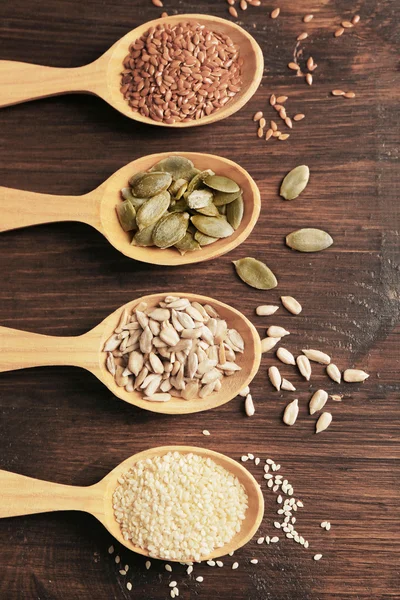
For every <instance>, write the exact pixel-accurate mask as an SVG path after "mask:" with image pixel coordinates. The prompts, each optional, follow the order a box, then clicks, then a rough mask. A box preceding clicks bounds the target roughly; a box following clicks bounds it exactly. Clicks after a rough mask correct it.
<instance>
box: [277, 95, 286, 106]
mask: <svg viewBox="0 0 400 600" xmlns="http://www.w3.org/2000/svg"><path fill="white" fill-rule="evenodd" d="M287 99H288V97H287V96H278V98H277V99H276V101H277V102H278V104H283V103H284V102H286V100H287Z"/></svg>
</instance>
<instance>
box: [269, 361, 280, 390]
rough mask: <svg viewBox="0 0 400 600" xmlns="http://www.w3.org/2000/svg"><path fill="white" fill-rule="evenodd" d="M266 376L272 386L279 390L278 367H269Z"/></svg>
mask: <svg viewBox="0 0 400 600" xmlns="http://www.w3.org/2000/svg"><path fill="white" fill-rule="evenodd" d="M268 377H269V380H270V382H271V383H272V385H273V386H274V388H276V389H277V390H278V392H279V390H280V389H281V383H282V377H281V374H280V372H279V369H278V367H274V366H273V367H270V368H269V369H268Z"/></svg>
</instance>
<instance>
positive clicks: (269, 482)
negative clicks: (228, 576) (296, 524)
mask: <svg viewBox="0 0 400 600" xmlns="http://www.w3.org/2000/svg"><path fill="white" fill-rule="evenodd" d="M279 135H280V134H279ZM264 477H265V475H264ZM273 485H274V482H273V481H272V479H270V480H269V481H268V483H267V486H268V487H269V488H272V486H273Z"/></svg>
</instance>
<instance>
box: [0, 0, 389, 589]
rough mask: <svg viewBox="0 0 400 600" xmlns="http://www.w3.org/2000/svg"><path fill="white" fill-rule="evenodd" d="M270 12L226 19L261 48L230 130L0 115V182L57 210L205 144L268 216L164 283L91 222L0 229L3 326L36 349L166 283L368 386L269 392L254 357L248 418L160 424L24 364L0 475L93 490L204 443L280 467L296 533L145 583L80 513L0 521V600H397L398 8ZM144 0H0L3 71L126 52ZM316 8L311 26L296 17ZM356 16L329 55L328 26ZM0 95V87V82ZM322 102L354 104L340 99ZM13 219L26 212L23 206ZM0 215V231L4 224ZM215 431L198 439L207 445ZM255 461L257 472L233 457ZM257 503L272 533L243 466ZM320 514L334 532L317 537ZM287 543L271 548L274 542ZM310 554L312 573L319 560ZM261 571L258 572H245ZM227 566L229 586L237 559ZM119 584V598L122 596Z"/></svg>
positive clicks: (220, 9) (84, 384) (38, 105)
mask: <svg viewBox="0 0 400 600" xmlns="http://www.w3.org/2000/svg"><path fill="white" fill-rule="evenodd" d="M164 4H165V9H166V10H167V11H169V12H170V14H173V13H175V12H179V13H183V12H195V11H196V12H203V13H211V14H214V15H216V16H220V17H224V16H227V15H228V13H227V4H226V3H225V2H224V1H223V0H197V1H196V2H193V1H189V0H187V1H186V0H165V2H164ZM279 6H280V7H281V15H280V17H279V18H278V19H276V20H275V21H274V20H271V19H270V18H269V17H268V14H269V11H270V10H271V9H272V8H273V7H274V5H273V4H272V3H268V2H267V1H266V0H262V6H261V7H259V8H255V7H253V8H252V7H249V8H248V10H247V11H246V12H240V15H239V17H240V22H242V24H243V26H244V27H245V28H246V29H247V30H248V31H250V32H252V33H253V35H254V36H255V38H256V39H257V41H258V42H259V43H260V45H261V46H262V48H263V51H264V56H265V75H264V78H263V83H262V86H261V87H260V89H259V90H258V92H257V93H256V95H255V96H254V98H253V99H252V100H251V101H250V102H249V104H248V105H247V106H246V107H245V108H244V109H242V110H241V111H240V112H238V113H237V114H235V115H233V116H232V117H230V118H229V119H227V120H225V121H222V122H220V123H217V124H215V125H212V126H209V127H202V128H194V129H191V130H190V129H188V130H185V131H172V130H162V129H160V128H156V127H149V126H145V125H141V124H139V123H135V122H133V121H130V120H128V119H127V118H124V117H123V116H121V115H119V114H118V113H117V112H115V111H114V110H113V109H112V108H110V107H109V106H108V105H107V104H106V103H105V102H103V101H101V100H99V99H97V98H94V97H89V96H87V97H85V96H62V97H58V98H52V99H46V100H41V101H36V102H32V103H29V104H21V105H18V106H13V107H9V108H6V109H3V110H1V111H0V157H1V159H0V160H1V164H0V184H1V185H3V186H9V187H14V188H20V189H26V190H31V191H37V192H46V193H49V194H62V195H74V194H84V193H86V192H88V191H89V190H91V189H93V188H94V187H96V186H97V185H98V184H100V183H101V182H102V181H103V180H105V179H106V178H107V177H108V176H109V175H110V174H111V173H113V172H114V171H116V170H117V169H119V168H120V167H121V166H123V165H124V164H126V163H128V162H129V161H132V160H134V159H135V158H138V157H139V156H142V155H144V154H149V153H153V152H163V151H168V150H193V149H195V150H197V151H199V152H212V153H214V154H220V155H222V156H225V157H228V158H230V159H232V160H234V161H236V162H238V163H239V164H241V165H242V166H243V167H244V168H245V169H247V170H248V171H249V172H250V174H251V175H252V176H253V177H254V179H255V180H256V182H257V183H258V185H259V187H260V190H261V195H262V211H261V217H260V219H259V221H258V224H257V225H256V227H255V229H254V231H253V234H252V235H251V236H250V238H249V239H248V240H247V241H246V242H245V243H244V244H243V245H242V246H240V247H239V248H236V249H235V250H234V251H233V252H231V253H230V254H228V255H226V256H223V257H221V258H218V259H216V260H214V261H212V262H206V263H201V264H198V265H194V266H181V267H176V268H167V267H162V266H153V267H152V266H149V265H147V264H142V263H138V262H135V261H133V260H130V259H128V258H126V257H124V256H122V255H121V254H119V253H118V252H117V251H116V250H115V249H114V248H112V247H111V246H110V245H109V244H108V243H107V241H106V240H105V239H104V238H103V237H102V236H101V235H100V234H99V233H98V232H96V231H95V230H94V229H91V228H90V227H88V226H86V225H83V224H71V223H62V224H49V225H45V226H44V225H43V226H38V227H35V228H30V229H21V230H19V231H11V232H8V233H2V234H1V235H0V278H1V287H0V324H1V325H4V326H8V327H14V328H23V329H26V330H28V331H35V332H39V333H43V334H50V335H52V334H54V335H69V334H70V335H78V334H81V333H83V332H85V331H87V330H88V329H90V328H91V327H93V326H94V325H96V324H97V323H98V322H100V321H101V320H102V319H103V318H104V317H105V316H106V315H107V314H109V313H111V312H112V311H113V310H115V308H117V307H118V306H120V305H122V304H124V303H126V302H128V301H129V300H131V299H133V298H135V297H136V296H141V295H143V294H149V293H154V292H161V291H168V290H169V289H178V290H179V289H181V290H189V291H192V292H196V293H201V294H206V295H210V296H214V297H215V298H218V299H219V300H221V301H223V302H227V303H230V304H232V306H234V307H235V308H238V309H240V310H241V311H242V312H243V313H244V314H245V315H246V316H247V317H249V318H251V320H252V321H253V322H254V323H255V324H256V325H257V328H258V329H259V332H260V334H262V335H263V334H264V329H265V328H266V327H267V326H268V325H269V324H278V325H283V326H284V327H286V328H287V329H289V330H290V331H291V332H292V334H291V336H290V337H289V338H286V340H285V344H284V345H285V346H286V347H287V348H288V349H289V350H291V351H293V352H294V353H296V352H297V353H298V352H299V351H300V350H301V348H303V347H317V348H320V349H322V350H325V351H327V352H329V354H331V355H332V356H333V357H334V361H335V363H336V364H337V365H338V366H339V367H340V368H341V369H343V368H346V367H353V366H355V367H359V368H363V369H365V370H366V371H368V372H369V373H370V374H371V376H370V378H369V379H368V380H367V381H366V382H365V383H364V384H353V385H350V384H343V385H337V384H334V383H333V382H331V381H330V380H329V379H328V378H327V377H326V376H325V374H324V369H323V367H322V366H319V365H315V366H313V377H312V379H311V382H310V383H309V384H308V383H306V382H305V381H304V380H303V381H302V380H301V378H300V377H299V376H298V374H297V373H296V371H295V369H294V368H293V367H288V366H283V367H282V372H283V373H284V375H285V376H286V377H287V378H289V379H290V380H291V381H292V382H293V383H294V384H295V385H296V387H297V390H298V391H297V394H293V393H289V392H283V393H278V392H275V391H274V390H273V388H272V387H271V386H270V384H269V382H268V380H267V375H266V371H267V367H268V366H271V365H272V364H277V360H276V359H275V357H274V354H273V353H270V354H268V355H266V356H264V357H263V360H262V366H261V368H260V371H259V373H258V375H257V377H256V379H255V380H254V383H253V385H252V394H253V397H254V401H255V404H256V414H255V416H254V417H252V418H247V417H246V416H245V414H244V409H243V400H242V399H241V398H237V399H234V400H232V401H231V402H230V403H228V404H226V405H224V406H222V407H220V408H218V409H215V410H212V411H209V412H205V413H199V414H194V415H185V416H174V417H172V416H169V415H162V414H152V413H149V412H145V411H143V410H140V409H137V408H135V407H133V406H129V405H127V404H125V403H124V402H121V401H119V400H117V399H115V398H113V397H112V395H111V394H110V393H109V392H108V391H107V389H106V388H105V387H104V386H102V384H101V383H100V382H99V381H97V380H96V379H95V378H94V377H93V376H91V375H90V374H89V373H87V372H84V371H83V370H79V369H74V368H67V367H65V368H62V367H54V368H49V367H47V368H37V369H28V370H24V371H19V372H12V373H2V374H1V375H0V407H1V419H0V451H1V461H0V468H2V469H6V470H10V471H15V472H17V473H21V474H23V475H27V476H30V477H37V478H43V479H47V480H49V481H55V482H59V483H65V484H72V485H74V484H76V485H89V484H92V483H94V482H96V481H97V480H98V479H100V478H101V477H102V476H104V475H105V474H106V473H107V472H108V471H109V470H111V469H112V468H113V467H114V466H115V465H116V464H118V463H119V462H120V461H122V460H124V459H125V458H127V457H128V456H130V455H131V454H134V453H135V452H139V451H140V450H144V449H146V448H149V447H152V446H157V445H163V444H187V445H199V446H205V447H208V448H211V449H213V450H216V451H219V452H223V453H226V454H227V455H229V456H230V457H233V458H236V459H239V458H240V456H241V455H242V454H244V453H247V452H253V453H254V454H255V455H256V456H259V457H261V458H262V459H263V460H264V459H265V458H266V457H271V458H273V459H275V460H276V461H277V462H279V463H280V464H281V465H282V468H281V471H280V472H281V473H282V474H283V475H284V476H285V477H287V478H288V479H289V480H290V481H291V483H292V484H293V486H294V488H295V496H296V497H298V498H300V499H301V500H303V502H304V508H303V509H301V510H299V511H298V521H297V523H296V527H297V528H298V531H300V532H301V533H302V535H304V536H305V537H306V538H307V539H308V540H309V542H310V548H309V549H308V550H305V549H304V548H302V547H301V546H299V545H298V544H295V543H293V541H292V540H289V539H285V538H284V537H283V536H282V535H280V537H281V540H280V542H279V543H278V544H273V545H269V546H267V545H266V544H263V545H262V546H259V545H257V544H256V543H255V541H252V542H250V543H249V544H248V545H247V546H246V547H245V548H244V549H242V550H240V551H238V553H237V555H236V556H235V557H233V558H231V557H227V560H226V561H225V566H224V568H222V569H219V568H214V569H212V568H210V567H208V566H206V565H200V566H196V567H195V573H194V574H195V575H196V576H199V575H202V576H203V577H204V582H203V583H198V582H196V581H195V579H194V577H193V576H191V577H188V576H187V575H186V573H185V571H184V567H182V566H176V567H174V571H173V573H172V574H168V573H167V572H166V571H165V570H164V568H163V565H162V563H158V562H157V561H154V562H153V565H152V568H151V569H150V570H149V571H146V570H145V567H144V560H143V558H142V557H139V556H136V555H134V554H133V553H130V552H129V551H127V550H123V551H121V562H122V563H123V564H129V565H130V570H129V573H128V576H126V577H124V576H121V575H120V574H119V573H118V571H119V567H118V566H117V565H116V564H115V563H114V559H113V557H111V556H109V554H108V552H107V548H108V547H109V546H110V544H111V543H112V539H111V537H110V536H109V534H108V533H107V532H106V531H105V529H103V528H102V526H101V525H100V524H99V523H97V522H96V521H95V520H94V519H93V518H91V517H89V516H87V515H84V514H79V513H77V514H74V513H53V514H48V515H47V514H41V515H36V516H27V517H23V518H14V519H3V520H1V521H0V564H1V577H0V598H1V600H25V599H27V600H30V599H34V600H61V599H62V600H78V599H79V600H82V599H86V598H96V599H98V600H106V599H107V600H108V599H110V598H113V599H119V598H121V599H122V598H123V599H125V598H126V599H128V598H135V599H136V600H161V599H164V598H165V599H166V598H168V597H169V588H168V582H169V581H171V579H174V580H176V581H177V582H178V584H179V588H180V598H182V599H183V600H184V599H188V598H192V599H193V598H196V599H197V598H198V599H201V598H204V599H209V598H219V599H221V600H228V599H229V600H231V599H232V600H245V599H246V600H247V599H249V600H250V599H251V600H328V599H340V600H342V599H343V600H344V599H363V600H364V599H365V600H367V599H368V600H372V599H373V600H375V599H388V598H390V599H394V598H400V577H399V558H400V541H399V540H400V537H399V534H400V527H399V522H400V519H399V517H400V514H399V491H400V485H399V477H400V465H399V458H400V451H399V437H400V434H399V383H398V376H399V363H400V356H399V355H400V352H399V350H400V349H399V329H398V328H397V332H396V326H397V324H398V318H399V279H400V277H399V226H400V224H399V210H400V209H399V166H398V157H399V155H398V152H399V150H398V141H399V140H398V134H399V117H398V103H399V99H400V80H399V74H398V70H397V69H398V48H399V41H400V40H399V30H398V24H397V20H398V10H397V15H396V8H397V9H398V2H396V0H382V1H381V2H378V3H377V2H374V1H372V0H365V1H362V0H355V1H354V2H353V1H351V2H349V1H346V0H331V1H326V0H325V1H317V2H314V3H310V2H307V1H306V0H297V1H296V2H293V1H292V2H290V1H289V0H282V1H281V2H280V3H279ZM160 12H161V9H159V8H156V7H154V6H153V5H152V3H151V1H150V0H130V1H128V0H113V2H111V1H106V2H98V1H96V0H80V1H78V0H58V1H57V2H55V0H31V1H30V2H26V1H24V0H13V1H11V0H4V1H3V2H2V3H1V4H0V28H1V29H0V59H5V60H19V61H29V62H36V63H40V64H47V65H50V66H54V67H74V66H79V65H81V64H84V63H87V62H90V61H92V60H94V59H95V58H96V57H97V56H99V55H100V54H101V53H102V52H104V51H105V50H106V49H107V48H108V47H109V46H111V45H112V44H113V43H114V42H115V41H116V40H117V39H118V38H119V37H121V36H123V35H124V34H125V33H126V32H127V31H129V30H130V29H133V28H134V27H136V26H138V25H139V24H140V23H142V22H144V21H147V20H149V19H153V18H156V17H158V16H159V15H160ZM309 12H313V13H314V15H315V17H314V20H313V21H312V22H311V23H309V24H308V25H305V24H304V23H302V20H301V18H302V16H303V15H304V14H306V13H309ZM355 13H359V14H360V15H361V22H360V23H359V25H357V27H356V28H354V29H353V30H351V31H346V32H345V34H344V35H343V36H342V37H340V38H337V39H335V38H334V37H333V32H334V30H335V28H336V27H337V26H338V24H339V23H340V21H341V20H343V19H345V18H346V19H347V18H349V17H351V16H352V15H353V14H355ZM303 30H306V31H308V32H309V33H310V37H309V38H308V39H307V40H305V42H302V44H301V46H300V47H299V48H298V51H299V50H300V51H301V50H302V51H303V57H304V58H307V57H308V56H309V55H312V56H313V57H314V60H315V61H316V62H317V63H318V69H317V70H316V71H315V72H314V85H313V86H311V87H309V86H307V85H306V84H305V83H304V79H303V78H301V77H296V75H295V74H294V73H293V72H290V71H289V70H288V68H287V66H286V65H287V63H288V62H289V61H290V60H291V59H292V58H293V52H294V50H295V45H296V36H297V35H298V34H299V33H301V32H302V31H303ZM0 85H1V82H0ZM334 88H343V89H345V90H353V91H354V92H355V93H356V98H355V99H354V100H344V99H343V98H333V97H332V96H330V91H331V90H332V89H334ZM272 92H274V93H276V94H278V95H280V94H285V95H288V96H289V100H288V101H287V106H288V111H289V113H290V114H294V113H296V112H304V113H305V115H306V118H305V119H304V120H303V121H301V122H299V123H298V124H296V125H295V127H294V128H293V131H292V132H291V136H290V138H289V140H288V141H286V142H278V141H275V140H274V141H269V142H268V143H267V142H265V140H259V139H258V138H257V137H256V127H255V125H254V123H253V122H252V116H253V114H254V112H256V110H259V109H261V110H264V112H265V115H266V117H267V119H270V118H273V117H274V116H275V111H273V110H272V108H271V107H269V106H268V102H267V99H268V97H269V94H271V93H272ZM298 164H307V165H309V167H310V169H311V178H310V183H309V185H308V187H307V190H306V191H305V192H304V193H303V194H302V195H301V197H300V198H298V199H297V200H295V201H293V202H285V201H283V200H282V199H281V198H280V197H279V195H278V189H279V184H280V181H281V180H282V177H283V176H284V175H285V173H286V172H287V171H289V170H290V169H291V168H293V167H294V166H296V165H298ZM17 202H18V203H19V207H20V210H21V213H23V211H24V204H25V202H26V200H25V198H24V193H23V192H21V194H20V195H19V198H18V200H17ZM0 219H1V215H0ZM299 227H319V228H322V229H325V230H327V231H329V233H330V234H331V235H332V237H333V238H334V245H333V246H332V247H331V248H330V249H328V250H326V251H325V252H323V253H319V254H311V255H305V254H300V253H296V252H293V251H291V250H290V249H288V248H287V247H285V245H284V236H285V235H286V234H287V233H289V232H290V231H292V230H294V229H297V228H299ZM243 256H254V257H256V258H259V259H261V260H264V261H265V262H267V263H268V265H269V266H270V267H271V268H272V269H273V270H274V272H275V273H276V275H277V277H278V279H279V287H278V288H277V289H275V290H272V291H270V292H262V291H257V290H253V289H251V288H249V287H247V286H246V285H245V284H244V283H242V282H241V281H240V280H239V279H238V278H237V277H236V275H235V274H234V271H233V266H232V263H231V261H232V260H235V259H238V258H240V257H243ZM280 295H293V296H295V297H296V298H297V299H298V300H299V301H300V302H301V303H302V305H303V307H304V309H303V312H302V314H301V315H300V316H298V317H294V316H292V315H290V314H289V313H287V312H286V311H285V310H284V309H280V311H279V312H278V313H276V315H275V316H273V317H256V316H255V312H254V309H255V307H256V306H257V305H258V304H261V303H270V302H271V303H276V302H278V301H279V296H280ZM318 388H324V389H326V390H327V391H328V392H329V393H334V392H337V393H343V394H344V398H343V401H342V402H341V403H334V402H332V401H329V403H328V409H329V410H331V412H332V414H333V423H332V425H331V426H330V428H329V429H328V430H327V431H326V432H324V433H322V434H320V435H318V436H316V435H315V434H314V426H315V418H314V417H310V416H309V415H308V414H307V403H308V399H309V397H310V393H311V391H312V390H315V389H318ZM293 397H298V398H299V404H300V414H299V419H298V422H297V423H296V425H295V426H294V427H292V428H288V427H285V426H284V425H283V424H282V422H281V415H282V411H283V408H284V406H285V405H286V403H287V402H288V401H289V400H291V399H293ZM203 429H208V430H210V432H211V436H210V437H204V436H203V435H202V430H203ZM247 464H249V463H247ZM249 469H250V470H251V472H252V473H254V474H255V475H256V476H257V477H259V480H260V482H261V484H262V486H263V489H264V490H265V501H266V512H265V519H264V523H263V526H262V527H261V530H260V534H259V535H274V534H275V533H276V531H277V530H275V529H274V527H273V521H274V520H275V514H276V513H275V511H276V508H277V504H276V500H275V496H276V495H275V494H273V493H270V490H268V489H267V488H266V486H265V482H264V481H263V480H262V468H261V466H259V467H258V468H256V467H255V466H254V465H252V464H250V465H249ZM323 520H329V521H330V522H331V523H332V529H331V531H330V532H325V531H323V530H322V529H321V528H320V526H319V524H320V522H321V521H323ZM278 534H279V532H278ZM316 552H321V553H322V554H323V558H322V559H321V560H320V561H319V562H318V563H317V562H315V561H313V558H312V557H313V555H314V554H315V553H316ZM253 557H257V558H259V563H258V565H252V564H250V559H251V558H253ZM235 559H236V560H237V561H238V562H239V563H240V564H239V568H238V569H237V570H236V571H232V570H231V564H232V562H233V560H235ZM127 581H130V582H132V585H133V590H132V592H129V591H128V590H127V589H126V582H127Z"/></svg>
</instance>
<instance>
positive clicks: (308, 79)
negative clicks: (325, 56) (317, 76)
mask: <svg viewBox="0 0 400 600" xmlns="http://www.w3.org/2000/svg"><path fill="white" fill-rule="evenodd" d="M306 82H307V83H308V85H312V82H313V76H312V75H311V73H307V75H306Z"/></svg>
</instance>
